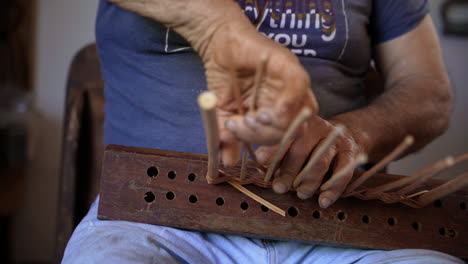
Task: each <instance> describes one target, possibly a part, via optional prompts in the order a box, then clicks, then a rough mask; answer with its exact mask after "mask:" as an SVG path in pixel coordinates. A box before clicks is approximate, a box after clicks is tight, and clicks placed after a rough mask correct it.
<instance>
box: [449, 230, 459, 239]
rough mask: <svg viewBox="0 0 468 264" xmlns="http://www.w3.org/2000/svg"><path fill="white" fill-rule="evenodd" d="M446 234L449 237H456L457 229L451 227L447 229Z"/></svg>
mask: <svg viewBox="0 0 468 264" xmlns="http://www.w3.org/2000/svg"><path fill="white" fill-rule="evenodd" d="M447 236H448V237H451V238H455V237H457V231H455V230H453V229H447Z"/></svg>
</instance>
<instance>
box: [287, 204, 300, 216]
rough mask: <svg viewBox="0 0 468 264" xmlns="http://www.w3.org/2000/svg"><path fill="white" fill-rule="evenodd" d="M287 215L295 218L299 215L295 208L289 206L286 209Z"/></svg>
mask: <svg viewBox="0 0 468 264" xmlns="http://www.w3.org/2000/svg"><path fill="white" fill-rule="evenodd" d="M288 215H289V216H291V217H296V216H298V215H299V210H298V209H297V208H296V207H294V206H291V207H289V209H288Z"/></svg>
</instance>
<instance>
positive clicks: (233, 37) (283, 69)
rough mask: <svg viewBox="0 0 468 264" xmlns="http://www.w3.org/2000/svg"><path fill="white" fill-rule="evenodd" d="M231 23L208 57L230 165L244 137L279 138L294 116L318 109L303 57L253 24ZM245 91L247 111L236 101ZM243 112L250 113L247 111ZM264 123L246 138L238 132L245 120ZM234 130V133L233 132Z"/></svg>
mask: <svg viewBox="0 0 468 264" xmlns="http://www.w3.org/2000/svg"><path fill="white" fill-rule="evenodd" d="M250 27H251V26H250V25H249V28H245V29H242V30H240V29H236V26H235V25H234V26H232V25H229V26H226V27H225V28H222V29H220V30H218V31H217V33H216V35H215V36H213V38H212V40H211V43H212V44H211V45H210V48H209V49H210V52H209V53H210V55H209V56H207V58H206V60H205V67H206V77H207V83H208V89H210V90H211V91H213V92H214V93H215V94H216V95H217V97H218V100H219V103H218V111H217V113H218V121H219V127H220V132H221V144H222V145H221V147H222V158H223V162H224V164H226V165H233V164H235V163H236V162H237V160H238V159H239V153H240V148H241V145H240V141H239V139H241V140H243V141H245V142H248V143H253V144H261V145H272V144H276V143H278V142H279V141H280V140H281V138H282V136H283V134H284V132H285V130H286V129H287V128H288V126H289V124H290V123H291V121H292V120H293V119H294V118H295V116H296V115H297V114H298V112H299V111H300V110H301V108H302V107H304V106H307V107H309V108H310V109H311V110H312V112H317V104H316V102H315V98H314V96H313V94H312V92H311V90H310V80H309V77H308V74H307V73H306V71H305V70H304V69H303V68H302V66H301V65H300V63H299V61H298V59H297V58H296V57H295V56H294V55H293V54H292V53H291V52H290V51H289V50H287V49H285V48H284V47H282V46H280V45H279V44H277V43H275V42H273V41H271V40H269V39H268V38H266V37H264V36H263V35H261V34H259V33H258V32H256V31H255V30H252V29H253V27H252V28H250ZM262 56H266V57H267V58H268V59H267V61H266V64H265V65H264V66H265V71H264V74H263V78H262V80H261V83H260V85H259V87H258V91H257V96H256V100H255V102H254V105H255V108H256V109H255V110H253V111H250V112H249V110H251V109H249V106H250V105H251V104H252V100H254V96H253V94H254V91H253V90H254V89H253V86H254V79H255V75H256V71H257V70H258V68H259V64H261V63H262ZM236 87H237V88H238V89H239V91H240V98H241V106H240V108H241V109H242V111H241V112H240V113H239V111H238V109H239V104H238V101H237V100H236V99H237V98H236V95H235V94H236V93H235V91H234V89H236ZM242 112H244V113H247V115H242ZM258 122H261V124H262V126H258V127H257V129H256V131H255V133H253V134H251V135H249V136H248V137H242V135H237V134H236V133H235V131H236V128H237V127H242V126H243V124H252V125H255V124H256V123H258ZM233 132H234V133H233Z"/></svg>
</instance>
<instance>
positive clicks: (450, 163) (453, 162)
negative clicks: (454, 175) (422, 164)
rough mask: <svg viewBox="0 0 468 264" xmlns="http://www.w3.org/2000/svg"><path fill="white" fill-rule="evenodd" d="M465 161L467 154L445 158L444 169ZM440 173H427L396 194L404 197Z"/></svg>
mask: <svg viewBox="0 0 468 264" xmlns="http://www.w3.org/2000/svg"><path fill="white" fill-rule="evenodd" d="M465 160H468V153H466V154H464V155H460V156H458V157H456V158H455V159H454V158H452V157H447V159H446V167H445V168H444V169H447V168H450V167H453V166H455V165H456V164H458V163H461V162H463V161H465ZM439 172H440V171H435V172H433V173H429V174H427V175H424V176H422V177H420V178H418V179H417V180H416V181H415V182H413V183H411V184H410V185H408V186H406V187H405V188H403V189H401V190H399V191H398V192H397V194H399V195H405V194H407V193H409V192H411V191H413V190H414V189H416V188H418V187H420V186H421V185H422V184H424V183H425V182H426V181H427V180H429V179H430V178H431V177H433V176H434V175H435V174H437V173H439Z"/></svg>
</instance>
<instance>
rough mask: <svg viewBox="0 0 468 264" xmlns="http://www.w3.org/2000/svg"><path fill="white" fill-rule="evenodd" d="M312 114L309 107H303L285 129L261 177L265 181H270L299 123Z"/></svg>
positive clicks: (299, 125)
mask: <svg viewBox="0 0 468 264" xmlns="http://www.w3.org/2000/svg"><path fill="white" fill-rule="evenodd" d="M311 115H312V111H310V109H309V108H307V107H304V108H302V110H301V111H300V112H299V114H298V115H297V116H296V118H295V119H294V120H293V122H292V123H291V125H290V126H289V127H288V130H286V133H285V134H284V136H283V138H282V139H281V142H280V146H279V148H278V150H277V151H276V153H275V156H274V157H273V159H272V161H271V163H270V166H269V167H268V170H267V173H266V174H265V178H264V179H263V180H264V181H265V182H268V181H270V179H271V177H272V176H273V172H274V171H275V170H276V166H277V164H278V162H279V161H280V159H281V158H282V157H283V156H284V153H286V151H287V150H288V149H287V146H288V142H289V141H290V140H292V138H293V137H294V136H295V135H296V132H297V130H298V129H299V128H300V127H301V125H302V124H303V123H304V122H305V121H306V120H307V119H308V118H309V117H310V116H311Z"/></svg>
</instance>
